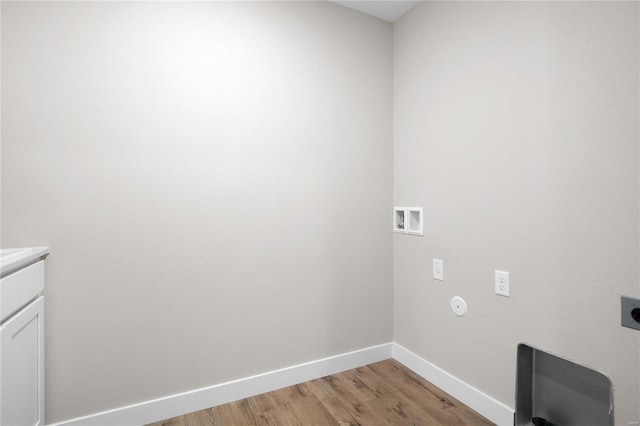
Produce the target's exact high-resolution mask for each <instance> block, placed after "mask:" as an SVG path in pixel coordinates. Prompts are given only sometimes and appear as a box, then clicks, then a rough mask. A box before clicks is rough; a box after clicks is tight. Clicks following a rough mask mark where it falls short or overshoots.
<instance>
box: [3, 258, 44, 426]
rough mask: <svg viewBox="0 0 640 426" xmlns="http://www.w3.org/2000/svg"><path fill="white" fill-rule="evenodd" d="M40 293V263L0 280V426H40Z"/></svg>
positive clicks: (42, 306)
mask: <svg viewBox="0 0 640 426" xmlns="http://www.w3.org/2000/svg"><path fill="white" fill-rule="evenodd" d="M45 255H46V253H45ZM42 257H44V256H42ZM43 290H44V261H43V260H40V261H37V262H36V263H31V264H28V266H24V267H22V268H17V269H16V268H14V270H12V271H11V273H9V274H7V275H5V276H3V277H2V279H0V425H2V426H22V425H44V297H43V296H42V294H43Z"/></svg>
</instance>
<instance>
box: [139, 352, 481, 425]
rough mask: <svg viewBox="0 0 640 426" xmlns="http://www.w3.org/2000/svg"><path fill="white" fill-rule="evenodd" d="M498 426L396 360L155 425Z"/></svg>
mask: <svg viewBox="0 0 640 426" xmlns="http://www.w3.org/2000/svg"><path fill="white" fill-rule="evenodd" d="M203 425H216V426H217V425H224V426H226V425H231V426H236V425H238V426H243V425H252V426H253V425H255V426H259V425H260V426H262V425H266V426H273V425H277V426H280V425H282V426H294V425H295V426H306V425H322V426H325V425H326V426H330V425H350V426H356V425H362V426H369V425H472V426H484V425H493V423H492V422H490V421H489V420H487V419H485V418H484V417H482V416H480V415H479V414H478V413H476V412H474V411H473V410H471V409H470V408H469V407H467V406H465V405H464V404H462V403H461V402H460V401H458V400H456V399H455V398H453V397H452V396H450V395H448V394H447V393H445V392H443V391H442V390H440V389H438V388H437V387H435V386H434V385H432V384H431V383H429V382H428V381H426V380H424V379H423V378H422V377H420V376H418V375H417V374H415V373H414V372H413V371H411V370H409V369H407V368H405V367H404V366H403V365H401V364H400V363H398V362H397V361H395V360H392V359H390V360H386V361H381V362H377V363H375V364H370V365H367V366H365V367H361V368H356V369H355V370H349V371H345V372H342V373H339V374H334V375H331V376H327V377H323V378H321V379H317V380H312V381H310V382H305V383H302V384H299V385H296V386H291V387H288V388H283V389H279V390H277V391H273V392H268V393H264V394H262V395H258V396H255V397H252V398H247V399H243V400H240V401H235V402H232V403H230V404H224V405H219V406H217V407H213V408H208V409H206V410H202V411H197V412H195V413H190V414H186V415H184V416H180V417H174V418H172V419H168V420H164V421H161V422H157V423H153V424H151V425H149V426H203Z"/></svg>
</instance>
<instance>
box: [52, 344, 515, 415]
mask: <svg viewBox="0 0 640 426" xmlns="http://www.w3.org/2000/svg"><path fill="white" fill-rule="evenodd" d="M389 358H394V359H395V360H396V361H398V362H400V363H401V364H403V365H404V366H406V367H407V368H409V369H411V370H413V371H414V372H416V373H417V374H419V375H420V376H422V377H424V378H425V379H426V380H428V381H430V382H431V383H433V384H434V385H436V386H437V387H439V388H440V389H442V390H443V391H445V392H447V393H448V394H450V395H451V396H453V397H454V398H456V399H458V400H459V401H461V402H462V403H464V404H466V405H468V406H469V407H471V408H472V409H473V410H475V411H477V412H478V413H480V414H482V415H483V416H485V417H486V418H488V419H489V420H491V421H492V422H494V423H496V424H498V425H499V426H512V425H513V415H514V411H513V409H511V408H509V407H507V406H506V405H504V404H503V403H501V402H500V401H497V400H495V399H493V398H492V397H490V396H489V395H486V394H485V393H483V392H481V391H479V390H478V389H476V388H474V387H473V386H470V385H468V384H467V383H465V382H463V381H462V380H460V379H458V378H457V377H455V376H452V375H451V374H449V373H447V372H446V371H444V370H442V369H441V368H439V367H437V366H435V365H433V364H432V363H430V362H429V361H427V360H425V359H423V358H421V357H419V356H418V355H416V354H414V353H413V352H411V351H409V350H408V349H406V348H404V347H402V346H400V345H398V344H397V343H385V344H382V345H378V346H372V347H369V348H365V349H360V350H357V351H353V352H348V353H345V354H340V355H336V356H332V357H328V358H323V359H319V360H316V361H311V362H306V363H304V364H298V365H294V366H292V367H287V368H282V369H280V370H275V371H270V372H267V373H263V374H258V375H255V376H251V377H246V378H244V379H239V380H234V381H231V382H226V383H220V384H218V385H213V386H209V387H206V388H202V389H196V390H193V391H188V392H183V393H179V394H175V395H169V396H167V397H164V398H159V399H154V400H151V401H145V402H141V403H139V404H133V405H129V406H126V407H121V408H116V409H113V410H109V411H103V412H101V413H96V414H92V415H89V416H84V417H78V418H75V419H71V420H66V421H63V422H59V423H55V424H53V425H50V426H63V425H64V426H67V425H68V426H72V425H73V426H79V425H82V426H114V425H118V426H125V425H142V424H147V423H153V422H157V421H160V420H165V419H168V418H171V417H176V416H181V415H183V414H187V413H191V412H194V411H199V410H203V409H205V408H209V407H215V406H216V405H220V404H226V403H228V402H232V401H237V400H239V399H244V398H249V397H252V396H255V395H259V394H261V393H265V392H270V391H273V390H276V389H280V388H283V387H287V386H292V385H296V384H298V383H302V382H306V381H309V380H314V379H317V378H320V377H324V376H328V375H330V374H336V373H339V372H341V371H345V370H351V369H353V368H357V367H362V366H364V365H367V364H372V363H374V362H378V361H384V360H385V359H389Z"/></svg>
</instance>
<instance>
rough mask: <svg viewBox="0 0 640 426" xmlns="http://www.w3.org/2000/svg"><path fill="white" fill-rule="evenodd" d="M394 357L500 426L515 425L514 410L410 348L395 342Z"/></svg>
mask: <svg viewBox="0 0 640 426" xmlns="http://www.w3.org/2000/svg"><path fill="white" fill-rule="evenodd" d="M393 359H395V360H396V361H398V362H399V363H401V364H402V365H404V366H405V367H407V368H409V369H410V370H413V371H414V372H415V373H417V374H419V375H420V376H422V377H424V378H425V379H426V380H428V381H429V382H431V383H433V384H434V385H436V386H437V387H439V388H440V389H442V390H443V391H445V392H447V393H448V394H449V395H451V396H453V397H454V398H456V399H457V400H459V401H460V402H462V403H463V404H465V405H467V406H469V407H470V408H472V409H473V410H475V411H477V412H478V413H480V414H482V415H483V416H484V417H486V418H487V419H489V420H491V421H492V422H494V423H496V424H497V425H499V426H513V424H514V423H513V419H514V410H513V409H512V408H509V407H507V406H506V405H504V404H503V403H501V402H500V401H498V400H496V399H494V398H492V397H490V396H489V395H487V394H485V393H483V392H481V391H480V390H478V389H476V388H474V387H473V386H471V385H469V384H467V383H465V382H463V381H462V380H460V379H458V378H457V377H455V376H453V375H451V374H449V373H447V372H446V371H444V370H443V369H441V368H440V367H437V366H435V365H433V364H432V363H430V362H429V361H427V360H426V359H424V358H421V357H419V356H418V355H416V354H414V353H413V352H411V351H409V350H408V349H406V348H404V347H402V346H400V345H399V344H397V343H393Z"/></svg>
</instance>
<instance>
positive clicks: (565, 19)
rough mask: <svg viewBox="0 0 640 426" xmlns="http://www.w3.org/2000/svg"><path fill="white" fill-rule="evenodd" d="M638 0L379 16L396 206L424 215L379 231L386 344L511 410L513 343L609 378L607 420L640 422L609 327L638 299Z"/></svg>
mask: <svg viewBox="0 0 640 426" xmlns="http://www.w3.org/2000/svg"><path fill="white" fill-rule="evenodd" d="M638 7H639V5H638V3H636V2H423V3H420V4H419V5H417V6H416V7H415V8H414V9H413V10H412V11H410V12H409V13H408V14H407V15H405V16H404V17H403V18H402V19H401V20H400V21H399V22H397V23H396V24H395V26H394V204H395V205H418V206H424V218H425V220H424V237H423V238H420V237H411V236H404V235H399V234H398V235H394V237H393V240H394V340H395V341H396V342H397V343H399V344H401V345H403V346H404V347H406V348H408V349H410V350H412V351H414V352H415V353H417V354H418V355H420V356H422V357H424V358H426V359H427V360H429V361H430V362H432V363H434V364H435V365H437V366H439V367H441V368H443V369H445V370H446V371H448V372H449V373H451V374H453V375H455V376H457V377H458V378H460V379H462V380H464V381H466V382H467V383H469V384H471V385H473V386H475V387H476V388H478V389H480V390H482V391H484V392H485V393H488V394H489V395H491V396H493V397H494V398H497V399H498V400H500V401H502V402H504V403H505V404H507V405H509V406H511V407H514V393H515V366H516V345H517V344H518V343H520V342H528V343H530V344H532V345H535V346H538V347H541V348H544V349H546V350H548V351H551V352H553V353H555V354H558V355H561V356H564V357H566V358H569V359H570V360H573V361H575V362H578V363H581V364H585V365H587V366H590V367H592V368H595V369H597V370H598V371H600V372H602V373H604V374H606V375H607V376H609V377H610V378H611V379H612V381H613V385H614V388H615V416H616V423H617V424H621V425H627V423H628V422H633V421H638V420H639V419H640V413H639V407H638V401H639V400H640V389H639V388H640V385H639V383H640V371H639V369H640V355H639V353H638V346H639V345H638V343H639V339H640V334H638V332H637V331H634V330H631V329H628V328H623V327H621V326H620V295H622V294H626V295H631V296H635V297H637V296H638V295H640V286H639V284H638V259H639V253H638V231H639V229H638V223H639V222H638V213H639V211H638V196H639V192H638V189H639V185H638V174H639V173H638V171H639V162H638V139H639V123H638V120H639V118H638V117H639V108H638V100H639V87H638V81H639V69H638V63H639V32H638V26H639V24H638V23H639V19H638V17H639V13H638ZM432 258H438V259H443V260H444V281H443V282H440V281H434V280H433V279H432V278H431V259H432ZM495 269H499V270H504V271H509V272H510V284H511V297H510V298H505V297H500V296H496V295H495V294H494V285H493V274H494V270H495ZM456 295H459V296H462V297H463V298H465V299H466V301H467V303H468V305H469V311H468V314H467V315H466V316H465V317H462V318H459V317H456V316H455V315H454V314H453V313H452V312H451V310H450V309H449V300H450V299H451V298H452V297H453V296H456Z"/></svg>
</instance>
